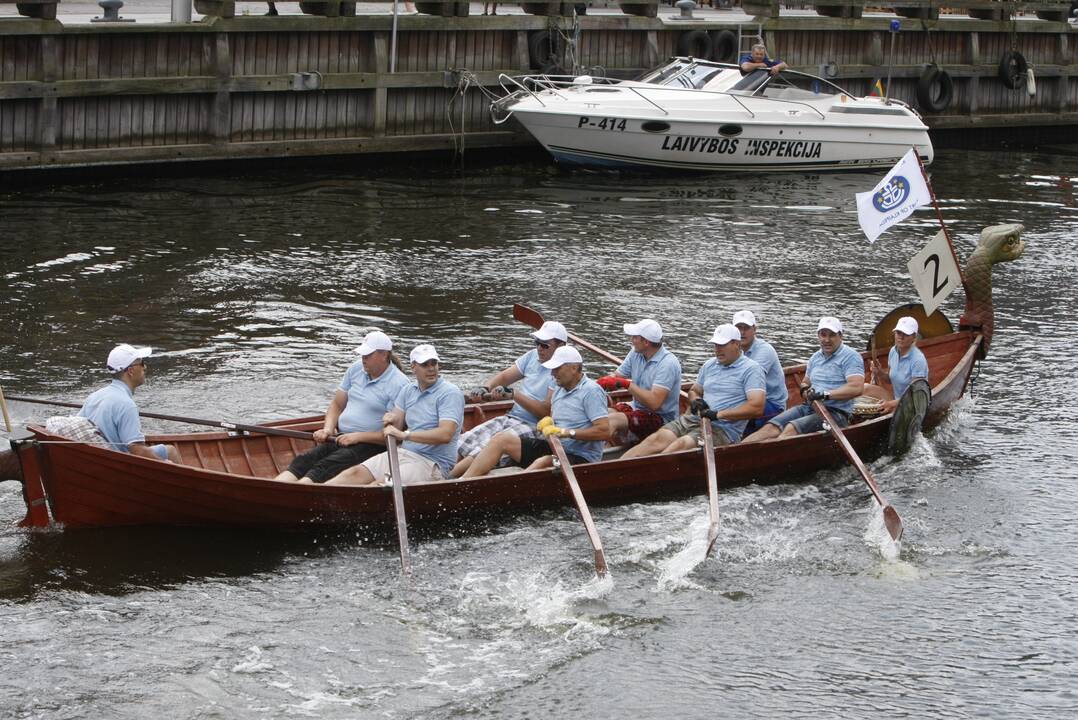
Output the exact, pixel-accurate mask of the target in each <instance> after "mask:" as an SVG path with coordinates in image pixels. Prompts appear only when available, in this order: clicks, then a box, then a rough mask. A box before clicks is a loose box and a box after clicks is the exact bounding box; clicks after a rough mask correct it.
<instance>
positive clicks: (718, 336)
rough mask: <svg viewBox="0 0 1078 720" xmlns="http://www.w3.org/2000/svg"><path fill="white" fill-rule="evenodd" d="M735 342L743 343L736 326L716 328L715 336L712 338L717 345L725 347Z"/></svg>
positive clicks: (727, 325)
mask: <svg viewBox="0 0 1078 720" xmlns="http://www.w3.org/2000/svg"><path fill="white" fill-rule="evenodd" d="M734 341H737V342H741V331H740V330H738V329H737V327H736V326H735V325H730V324H726V325H719V326H718V327H717V328H715V334H714V335H712V336H711V342H713V343H715V344H716V345H725V344H726V343H732V342H734Z"/></svg>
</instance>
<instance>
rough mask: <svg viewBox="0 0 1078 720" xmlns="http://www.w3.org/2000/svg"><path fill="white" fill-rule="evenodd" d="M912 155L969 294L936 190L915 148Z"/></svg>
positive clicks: (963, 286)
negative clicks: (915, 159)
mask: <svg viewBox="0 0 1078 720" xmlns="http://www.w3.org/2000/svg"><path fill="white" fill-rule="evenodd" d="M913 156H914V157H915V158H917V165H918V166H919V167H920V168H921V177H923V178H924V181H925V187H927V188H928V195H929V197H931V198H932V207H934V208H936V217H937V218H938V219H939V221H940V227H941V228H942V229H943V237H944V239H946V240H947V247H949V248H951V257H952V258H953V259H954V266H955V267H956V268H958V279H959V280H961V281H962V288H963V289H965V290H966V291H967V292H966V294H967V295H968V294H969V292H968V291H969V288H967V287H966V276H965V275H964V274H963V273H962V263H960V262H958V253H957V252H955V249H954V243H953V242H951V233H950V232H948V230H947V224H946V223H945V222H943V213H942V212H940V206H939V203H938V202H936V191H935V190H933V189H932V181H931V180H929V179H928V173H927V172H926V171H925V164H924V163H923V162H921V154H920V153H918V152H917V148H916V147H914V148H913Z"/></svg>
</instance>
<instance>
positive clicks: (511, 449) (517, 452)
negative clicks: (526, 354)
mask: <svg viewBox="0 0 1078 720" xmlns="http://www.w3.org/2000/svg"><path fill="white" fill-rule="evenodd" d="M543 366H544V367H546V368H547V369H549V370H550V371H551V373H552V374H553V376H554V381H555V382H556V383H557V384H558V389H557V390H556V391H555V392H554V397H553V399H552V401H551V409H552V415H551V416H550V417H545V418H543V419H542V420H540V421H539V425H538V427H539V429H540V431H541V432H542V433H543V437H524V438H522V437H520V436H518V435H515V434H513V433H511V432H500V433H498V434H497V435H495V436H494V438H493V439H492V440H491V441H490V442H489V443H488V444H487V446H486V447H485V448H483V450H482V451H480V453H479V455H477V456H476V458H475V460H474V461H473V462H472V464H471V466H470V467H469V468H468V470H467V472H465V473H464V477H477V476H479V475H486V474H487V473H488V472H490V471H491V470H493V469H494V468H495V467H497V465H498V463H499V461H500V460H501V458H502V456H503V455H507V456H509V457H510V458H511V459H512V462H513V463H514V464H516V465H519V466H520V467H523V468H527V469H528V470H535V469H539V468H545V467H551V466H552V465H553V459H552V452H553V451H552V450H551V448H550V443H549V441H547V439H546V438H547V437H549V436H550V435H557V436H558V437H559V438H565V440H564V441H563V442H562V445H563V446H564V448H565V454H566V456H567V458H568V460H569V464H570V465H578V464H581V463H590V462H597V461H599V460H601V459H602V457H603V445H604V444H605V443H606V441H607V439H609V437H610V421H609V419H608V417H607V413H606V393H604V392H603V389H602V388H600V387H599V386H598V385H597V384H596V383H595V381H594V380H590V379H589V378H588V377H587V376H585V375H584V360H583V358H581V357H580V352H579V351H578V350H577V349H576V348H575V347H573V346H571V345H563V346H562V347H560V348H558V349H557V350H555V351H554V354H553V355H552V356H551V358H550V360H548V361H547V362H545V363H543Z"/></svg>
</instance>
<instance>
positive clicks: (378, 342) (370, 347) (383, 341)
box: [356, 330, 393, 357]
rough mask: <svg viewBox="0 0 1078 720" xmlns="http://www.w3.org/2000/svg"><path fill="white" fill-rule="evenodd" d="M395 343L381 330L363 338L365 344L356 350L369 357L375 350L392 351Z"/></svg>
mask: <svg viewBox="0 0 1078 720" xmlns="http://www.w3.org/2000/svg"><path fill="white" fill-rule="evenodd" d="M392 349H393V341H392V340H390V339H389V336H388V335H386V334H385V333H384V332H382V331H381V330H372V331H370V332H369V333H367V337H365V338H363V344H362V345H360V346H359V347H357V348H356V352H357V353H359V354H360V355H362V356H363V357H367V356H368V355H370V354H371V353H372V352H374V351H375V350H392Z"/></svg>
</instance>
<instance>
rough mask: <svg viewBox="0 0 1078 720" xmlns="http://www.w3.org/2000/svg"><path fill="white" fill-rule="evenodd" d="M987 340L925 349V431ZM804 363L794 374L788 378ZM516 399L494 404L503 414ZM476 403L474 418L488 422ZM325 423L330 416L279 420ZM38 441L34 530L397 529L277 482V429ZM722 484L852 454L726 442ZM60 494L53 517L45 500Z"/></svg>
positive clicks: (496, 496)
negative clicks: (160, 449) (147, 452)
mask: <svg viewBox="0 0 1078 720" xmlns="http://www.w3.org/2000/svg"><path fill="white" fill-rule="evenodd" d="M979 343H980V336H979V335H974V334H972V333H970V332H959V333H953V334H951V335H947V336H943V337H939V338H932V339H930V340H926V341H924V342H922V344H921V348H922V350H924V352H925V355H926V357H928V359H929V366H930V377H929V382H930V384H931V385H932V387H933V397H932V404H931V407H930V408H929V412H928V415H927V417H926V420H925V422H926V425H927V426H931V425H934V424H935V423H937V422H939V421H940V419H942V417H943V415H944V414H945V413H946V411H947V410H948V408H950V406H951V405H952V404H953V403H954V402H955V401H956V400H958V398H960V397H961V395H962V394H963V392H964V390H965V387H966V384H967V383H968V381H969V377H970V374H971V372H972V370H973V366H974V363H975V361H976V351H977V348H978V346H979ZM803 371H804V367H803V366H801V367H794V368H788V369H787V371H786V372H787V378H788V382H790V383H792V382H793V381H792V376H793V374H794V373H801V372H803ZM507 407H508V403H500V404H491V405H487V406H483V408H485V411H486V415H493V414H500V413H501V412H504V410H505V409H506V408H507ZM483 408H479V409H473V410H470V411H469V415H468V417H467V418H466V425H472V424H475V423H477V422H478V421H480V420H482V419H483V417H484V410H483ZM889 423H890V416H884V417H881V418H876V419H873V420H869V421H866V422H862V423H857V424H855V425H853V426H851V427H850V428H849V429H848V430H846V436H847V437H848V438H849V440H850V442H851V443H852V444H853V446H854V448H856V450H857V452H858V453H859V454H860V455H861V456H862V457H863V458H866V459H871V458H874V457H877V456H878V455H879V453H880V452H881V451H882V449H883V447H884V446H885V444H886V440H887V433H888V429H889ZM279 424H280V425H286V424H287V425H288V426H289V427H297V428H305V429H313V428H314V427H317V426H319V425H320V421H319V420H318V419H316V418H315V419H306V420H303V421H293V422H291V423H279ZM30 429H31V430H32V431H33V432H34V434H35V436H36V441H29V442H25V443H22V444H20V445H19V454H20V458H21V460H22V464H23V472H24V486H25V495H26V500H27V507H28V512H27V517H26V519H25V520H24V521H23V523H22V524H24V525H29V526H42V525H48V524H50V517H51V522H52V523H58V524H60V525H61V526H63V527H64V528H82V527H105V526H123V525H176V526H222V527H254V526H266V527H273V526H279V527H312V526H335V525H337V526H342V525H348V526H363V527H368V528H371V529H372V530H379V531H384V530H386V529H391V528H393V527H394V511H393V499H392V494H391V490H390V488H389V487H340V486H332V485H329V486H327V485H300V484H294V483H279V482H275V481H274V480H272V479H270V478H272V477H273V476H275V475H276V474H277V472H279V470H281V469H283V468H284V467H286V466H287V465H288V462H289V461H290V460H291V458H292V457H293V456H294V455H295V453H296V452H301V451H302V450H304V449H306V448H307V447H310V444H309V443H307V442H306V441H297V440H293V439H290V438H280V437H266V436H241V437H230V436H229V435H227V434H225V433H198V434H188V435H170V436H158V437H153V438H150V439H149V440H150V442H169V443H174V444H176V445H177V446H178V447H179V449H180V452H181V455H182V457H183V459H184V464H182V465H175V464H171V463H164V462H159V461H156V460H148V459H145V458H140V457H136V456H133V455H129V454H126V453H119V452H115V451H112V450H108V449H104V448H101V447H95V446H90V445H84V444H81V443H70V442H63V439H62V438H59V437H55V436H50V435H48V434H47V433H46V432H45V431H44V430H43V429H42V428H39V427H35V426H31V428H30ZM715 456H716V465H717V468H718V474H719V483H720V486H721V487H723V488H728V487H731V486H735V485H743V484H746V483H751V482H795V481H799V480H804V479H807V478H810V477H811V476H812V474H813V473H815V472H817V471H819V470H822V469H826V468H830V467H834V466H837V465H841V464H843V463H844V462H845V460H844V457H843V455H842V452H841V451H840V449H839V448H838V446H837V445H836V444H835V443H834V441H833V439H832V438H831V436H830V435H829V434H828V433H826V432H820V433H813V434H809V435H803V436H798V437H794V438H791V439H788V440H782V441H774V442H768V443H763V444H752V445H734V446H728V447H720V448H718V449H716V453H715ZM574 469H575V470H576V476H577V479H578V480H579V482H580V486H581V489H582V490H583V492H584V495H585V497H586V498H587V500H588V502H589V503H594V504H616V503H623V502H628V501H634V500H642V499H651V498H659V497H664V496H676V495H686V494H702V493H705V492H706V484H705V476H704V462H703V459H702V457H701V455H700V451H698V450H687V451H684V452H681V453H675V454H672V455H663V456H652V457H644V458H636V459H631V460H609V461H604V462H601V463H594V464H590V465H580V466H575V468H574ZM43 497H44V498H47V501H48V503H47V507H48V514H46V513H45V512H44V505H43V503H42V502H41V499H42V498H43ZM404 499H405V505H406V508H407V513H408V520H409V525H410V526H412V527H413V528H414V527H419V526H426V527H438V526H445V525H449V524H451V523H454V522H456V521H459V520H462V519H468V518H472V519H482V518H484V517H487V516H500V515H505V514H511V513H521V512H528V511H532V510H535V509H539V508H544V507H552V506H562V505H569V504H571V498H570V496H569V494H568V491H567V488H566V485H565V482H564V480H563V479H562V477H561V475H560V474H558V473H557V472H554V471H550V470H543V471H533V472H521V473H516V474H511V475H495V476H488V477H483V478H475V479H468V480H450V481H445V482H440V483H435V484H425V485H412V486H408V487H406V488H405V492H404Z"/></svg>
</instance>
